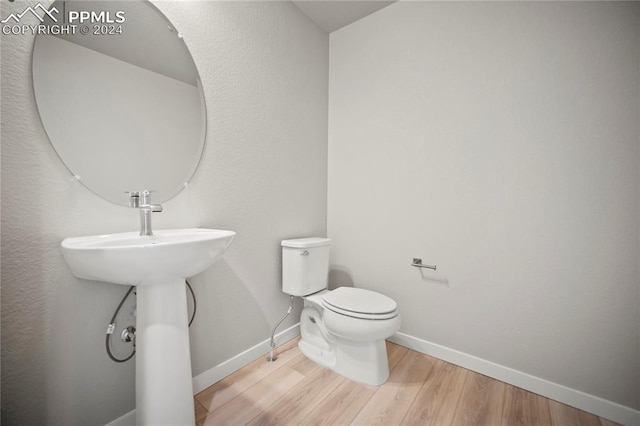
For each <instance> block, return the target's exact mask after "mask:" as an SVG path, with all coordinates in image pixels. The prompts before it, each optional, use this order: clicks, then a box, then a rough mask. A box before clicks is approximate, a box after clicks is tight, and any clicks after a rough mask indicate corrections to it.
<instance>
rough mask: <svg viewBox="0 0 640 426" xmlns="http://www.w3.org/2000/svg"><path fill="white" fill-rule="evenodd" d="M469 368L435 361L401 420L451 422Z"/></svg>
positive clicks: (426, 423)
mask: <svg viewBox="0 0 640 426" xmlns="http://www.w3.org/2000/svg"><path fill="white" fill-rule="evenodd" d="M467 373H468V370H465V369H464V368H460V367H458V366H455V365H453V364H449V363H448V362H444V361H441V360H436V361H435V362H434V364H433V367H432V369H431V372H430V374H429V376H428V377H427V378H426V380H425V382H424V385H423V386H422V388H421V389H420V392H419V393H418V395H417V396H416V399H415V400H414V401H413V404H412V405H411V407H410V408H409V411H408V412H407V415H406V416H405V418H404V419H403V424H407V425H421V426H422V425H444V424H447V425H448V424H450V423H451V422H452V421H453V417H454V415H455V410H456V407H457V405H458V401H459V399H460V396H461V395H462V390H463V389H464V383H465V381H466V378H467Z"/></svg>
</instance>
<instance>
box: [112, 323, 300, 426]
mask: <svg viewBox="0 0 640 426" xmlns="http://www.w3.org/2000/svg"><path fill="white" fill-rule="evenodd" d="M299 334H300V323H298V324H295V325H292V326H291V327H289V328H287V329H286V330H284V331H281V332H280V333H278V334H276V337H275V341H276V345H278V346H279V345H281V344H282V343H284V342H286V341H288V340H291V339H293V338H294V337H296V336H298V335H299ZM270 340H271V339H267V340H264V341H262V342H260V343H258V344H257V345H255V346H253V347H251V348H249V349H247V350H246V351H244V352H241V353H239V354H238V355H236V356H234V357H232V358H229V359H228V360H226V361H224V362H222V363H220V364H218V365H216V366H215V367H213V368H210V369H209V370H207V371H205V372H204V373H201V374H198V375H197V376H196V377H194V378H193V394H194V395H195V394H197V393H199V392H202V391H203V390H205V389H206V388H208V387H209V386H211V385H213V384H214V383H217V382H219V381H220V380H222V379H224V378H225V377H227V376H228V375H229V374H231V373H233V372H234V371H237V370H239V369H241V368H242V367H244V366H245V365H247V364H249V363H251V362H253V361H255V360H256V359H258V358H260V357H261V356H263V355H264V354H266V353H267V352H269V350H270V349H271V346H270ZM135 424H136V410H132V411H129V412H128V413H127V414H125V415H123V416H121V417H118V418H117V419H115V420H113V421H111V422H110V423H108V424H107V425H105V426H135Z"/></svg>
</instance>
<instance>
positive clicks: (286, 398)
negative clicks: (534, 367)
mask: <svg viewBox="0 0 640 426" xmlns="http://www.w3.org/2000/svg"><path fill="white" fill-rule="evenodd" d="M298 340H299V339H298V338H296V339H293V340H291V341H289V342H286V343H285V344H284V345H283V346H281V347H279V348H277V350H276V353H277V354H278V359H277V360H276V361H275V362H272V363H270V362H266V360H265V358H266V355H265V356H263V357H260V358H259V359H257V360H255V361H254V362H252V363H250V364H249V365H247V366H245V367H243V368H242V369H240V370H238V371H237V372H235V373H233V374H231V375H229V376H228V377H226V378H225V379H223V380H221V381H220V382H218V383H216V384H214V385H213V386H211V387H210V388H207V389H205V390H204V391H202V392H201V393H199V394H198V395H196V396H195V400H194V407H195V411H196V421H197V425H198V426H203V425H227V424H229V425H243V424H254V425H270V424H295V425H302V424H304V425H347V424H366V425H367V426H368V425H376V424H379V425H400V424H407V425H420V426H423V425H424V426H426V425H449V424H452V425H455V426H461V425H474V426H475V425H478V426H482V425H487V426H494V425H500V424H502V425H505V426H516V425H527V426H528V425H532V426H535V425H544V426H547V425H557V426H572V425H580V426H619V425H617V424H616V423H614V422H611V421H609V420H606V419H603V418H600V417H597V416H595V415H593V414H589V413H587V412H585V411H581V410H578V409H576V408H572V407H569V406H567V405H564V404H561V403H559V402H555V401H551V400H548V399H546V398H543V397H541V396H539V395H536V394H533V393H531V392H527V391H525V390H522V389H519V388H516V387H514V386H511V385H508V384H506V383H503V382H500V381H497V380H494V379H491V378H489V377H486V376H482V375H480V374H477V373H474V372H471V371H468V370H465V369H463V368H460V367H456V366H454V365H452V364H449V363H447V362H444V361H441V360H438V359H436V358H432V357H429V356H427V355H424V354H421V353H418V352H416V351H413V350H410V349H407V348H406V347H403V346H400V345H397V344H393V343H389V342H387V354H388V360H389V369H390V371H391V375H390V377H389V380H388V381H387V382H386V383H385V384H384V385H382V386H378V387H374V386H365V385H361V384H358V383H355V382H353V381H350V380H348V379H346V378H344V377H342V376H339V375H337V374H336V373H334V372H332V371H330V370H328V369H325V368H323V367H320V366H319V365H317V364H315V363H314V362H312V361H311V360H309V359H307V358H306V357H305V356H304V355H303V354H302V353H300V350H299V349H298V347H297V344H298ZM205 416H206V417H205Z"/></svg>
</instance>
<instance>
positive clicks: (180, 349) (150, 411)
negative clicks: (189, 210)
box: [61, 228, 236, 426]
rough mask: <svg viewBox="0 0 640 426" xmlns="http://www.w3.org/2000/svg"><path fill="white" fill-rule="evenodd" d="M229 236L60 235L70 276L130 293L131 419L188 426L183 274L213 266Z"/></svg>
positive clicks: (196, 232) (183, 232)
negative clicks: (133, 301) (133, 309)
mask: <svg viewBox="0 0 640 426" xmlns="http://www.w3.org/2000/svg"><path fill="white" fill-rule="evenodd" d="M234 235H236V233H235V232H233V231H223V230H219V229H200V228H189V229H164V230H160V231H155V232H154V234H153V235H140V234H139V233H138V232H123V233H120V234H111V235H94V236H91V237H76V238H66V239H65V240H64V241H62V245H61V246H62V254H63V255H64V258H65V260H66V261H67V263H68V264H69V267H70V268H71V271H72V272H73V275H75V276H76V277H78V278H83V279H85V280H92V281H106V282H110V283H115V284H122V285H126V286H130V285H135V286H136V288H137V295H138V297H137V304H138V308H137V321H136V422H137V424H138V425H147V426H156V425H172V426H175V425H193V424H194V423H195V413H194V408H193V385H192V379H191V355H190V353H189V322H188V319H187V292H186V282H185V279H186V277H193V276H194V275H197V274H199V273H201V272H202V271H204V270H205V269H207V268H209V267H210V266H211V265H213V264H214V263H216V262H217V261H218V260H219V259H220V258H221V257H222V255H223V254H224V252H225V251H226V250H227V248H229V245H230V244H231V241H232V240H233V237H234Z"/></svg>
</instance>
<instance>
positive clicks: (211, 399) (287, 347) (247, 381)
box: [195, 338, 300, 412]
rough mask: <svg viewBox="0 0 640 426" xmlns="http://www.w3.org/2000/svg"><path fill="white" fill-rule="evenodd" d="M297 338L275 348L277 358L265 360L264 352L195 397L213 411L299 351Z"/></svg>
mask: <svg viewBox="0 0 640 426" xmlns="http://www.w3.org/2000/svg"><path fill="white" fill-rule="evenodd" d="M298 340H299V339H297V338H296V339H291V340H290V341H288V342H286V343H285V344H283V345H282V346H280V347H279V348H277V354H278V360H277V361H275V362H266V361H265V358H266V354H265V355H264V356H261V357H260V358H258V359H256V360H255V361H253V362H252V363H250V364H248V365H246V366H245V367H243V368H241V369H240V370H238V371H236V372H235V373H233V374H231V375H229V376H227V377H225V378H224V379H222V380H221V381H219V382H217V383H216V384H214V385H213V386H210V387H208V388H207V389H205V390H203V391H202V392H200V393H198V394H197V395H196V396H195V398H196V399H197V400H198V402H200V403H201V404H202V405H203V406H204V408H206V409H207V411H209V412H211V411H214V410H215V409H216V408H218V407H220V406H222V405H223V404H225V403H226V402H228V401H230V400H232V399H233V398H235V397H236V396H238V395H239V394H241V393H242V392H244V391H245V390H247V389H249V388H250V387H251V386H252V385H254V384H255V383H257V382H259V381H260V380H262V379H263V378H265V377H266V376H268V375H269V374H271V373H272V372H273V371H275V370H277V369H278V368H280V367H281V366H283V365H284V364H286V362H287V361H288V360H290V359H292V358H294V357H295V356H297V355H298V354H299V353H300V351H299V350H298V346H297V345H298Z"/></svg>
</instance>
